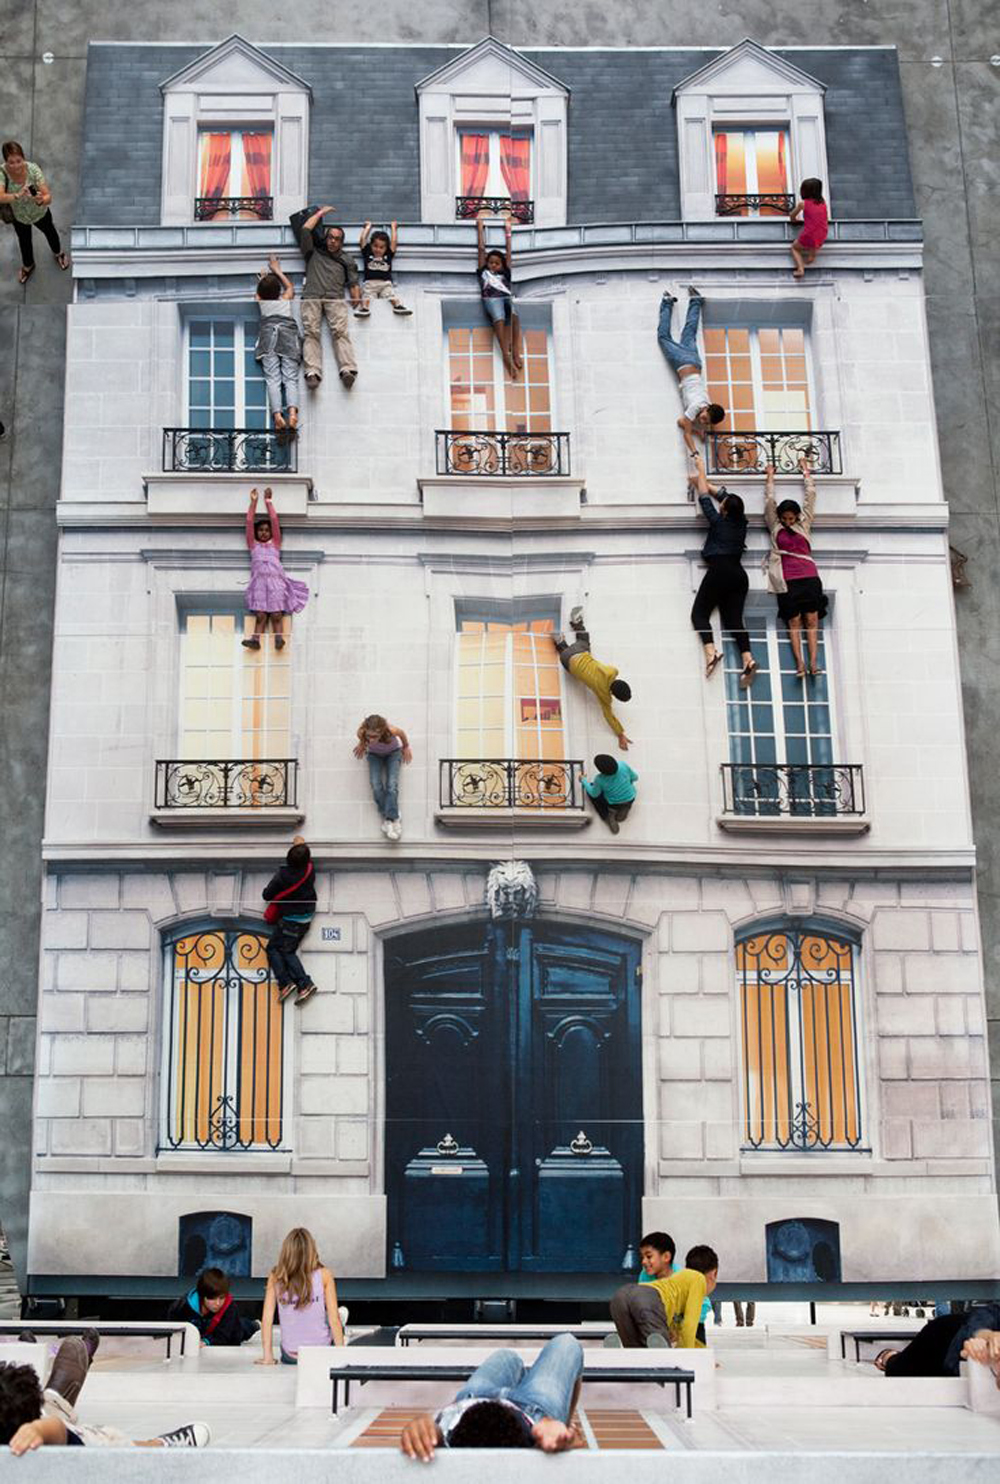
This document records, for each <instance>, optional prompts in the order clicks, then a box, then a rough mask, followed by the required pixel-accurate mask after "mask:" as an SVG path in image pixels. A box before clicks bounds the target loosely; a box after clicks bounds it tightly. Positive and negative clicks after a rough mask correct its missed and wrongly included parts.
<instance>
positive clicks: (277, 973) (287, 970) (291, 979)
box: [267, 918, 310, 989]
mask: <svg viewBox="0 0 1000 1484" xmlns="http://www.w3.org/2000/svg"><path fill="white" fill-rule="evenodd" d="M309 928H310V923H308V922H288V921H287V920H286V919H285V918H280V919H279V921H278V922H276V923H275V924H274V928H273V930H272V932H271V936H270V938H268V940H267V962H268V964H269V966H270V969H271V973H272V974H273V975H274V978H275V981H276V983H277V985H278V988H279V989H284V988H285V986H286V985H288V984H294V985H295V987H296V989H302V988H303V987H304V986H305V985H307V984H308V983H309V975H308V974H307V973H306V971H305V969H304V968H303V966H302V960H301V959H300V958H299V944H300V943H301V942H302V939H303V938H304V937H305V935H306V933H307V932H308V931H309Z"/></svg>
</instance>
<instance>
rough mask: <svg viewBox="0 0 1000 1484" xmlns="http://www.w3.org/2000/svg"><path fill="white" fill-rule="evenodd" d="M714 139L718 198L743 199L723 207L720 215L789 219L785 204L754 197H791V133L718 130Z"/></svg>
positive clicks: (729, 202)
mask: <svg viewBox="0 0 1000 1484" xmlns="http://www.w3.org/2000/svg"><path fill="white" fill-rule="evenodd" d="M713 139H714V143H715V189H716V194H717V195H719V196H729V197H736V198H740V197H742V198H743V199H742V200H740V199H736V200H732V201H728V202H725V203H719V204H718V209H719V211H720V214H722V215H725V216H787V214H788V213H787V209H786V205H785V203H783V202H780V201H771V202H768V201H754V200H753V197H755V196H785V195H787V194H788V190H789V186H788V130H787V129H783V128H772V129H767V128H763V129H762V128H754V129H732V128H725V129H716V130H715V131H714V134H713ZM748 198H749V199H748Z"/></svg>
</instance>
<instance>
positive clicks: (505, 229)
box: [503, 211, 514, 273]
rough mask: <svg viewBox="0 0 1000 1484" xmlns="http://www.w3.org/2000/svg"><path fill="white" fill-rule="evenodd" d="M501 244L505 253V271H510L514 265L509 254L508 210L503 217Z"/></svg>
mask: <svg viewBox="0 0 1000 1484" xmlns="http://www.w3.org/2000/svg"><path fill="white" fill-rule="evenodd" d="M503 246H504V252H505V253H506V255H507V272H508V273H510V272H512V270H513V267H514V259H513V257H512V256H511V232H510V212H509V211H508V212H507V214H506V215H505V217H504V219H503Z"/></svg>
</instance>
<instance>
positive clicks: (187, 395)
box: [182, 308, 271, 432]
mask: <svg viewBox="0 0 1000 1484" xmlns="http://www.w3.org/2000/svg"><path fill="white" fill-rule="evenodd" d="M253 316H254V311H253V310H251V309H246V310H241V309H235V308H234V309H232V310H225V309H223V310H217V309H208V310H206V311H205V312H204V313H200V312H196V311H194V310H189V311H188V312H187V313H186V314H185V315H184V334H183V357H184V386H183V394H182V395H183V407H184V417H185V419H186V421H185V424H184V425H185V427H190V426H191V422H190V419H191V380H192V377H191V349H192V347H191V326H192V324H194V323H195V321H196V320H208V321H209V322H212V321H215V322H218V321H227V322H228V323H230V324H232V325H233V326H234V329H233V356H234V365H233V371H234V378H233V379H234V382H235V389H234V406H233V417H234V419H235V425H236V427H237V428H245V427H246V426H247V402H246V351H247V349H248V347H249V345H250V344H251V342H250V340H249V339H248V335H249V327H250V326H252V327H253V343H256V339H257V325H256V322H255V320H254V317H253ZM256 364H257V365H258V367H259V365H260V363H259V362H257V363H256ZM194 379H195V380H198V381H201V380H204V379H205V378H203V377H196V378H194ZM208 379H209V380H211V378H208ZM260 379H261V381H263V379H264V373H263V371H261V372H260ZM254 410H255V411H257V410H259V409H256V408H255V409H254ZM263 412H264V421H263V423H262V424H261V428H260V431H261V432H266V431H268V430H269V429H270V427H271V415H270V412H269V410H268V404H267V400H266V397H265V401H264V404H263ZM205 431H206V432H210V431H211V429H210V428H208V429H205Z"/></svg>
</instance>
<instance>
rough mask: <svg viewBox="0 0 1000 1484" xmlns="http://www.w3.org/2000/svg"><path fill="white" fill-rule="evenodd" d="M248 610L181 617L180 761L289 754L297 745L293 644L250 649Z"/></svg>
mask: <svg viewBox="0 0 1000 1484" xmlns="http://www.w3.org/2000/svg"><path fill="white" fill-rule="evenodd" d="M252 631H253V615H252V614H249V613H242V612H241V613H235V612H230V613H225V612H209V613H205V612H202V613H196V612H186V613H183V614H182V615H181V666H180V670H181V694H180V724H179V727H178V747H179V753H180V756H181V757H182V758H186V759H190V760H192V761H203V760H204V761H214V760H217V759H227V758H244V759H264V758H267V759H277V758H287V757H288V755H289V751H290V747H291V736H290V733H291V699H290V681H291V665H290V662H289V649H288V647H287V646H286V647H285V648H284V649H283V650H280V651H278V650H276V649H275V648H274V645H273V644H271V643H264V644H262V645H261V647H260V649H257V650H251V649H244V648H243V645H242V643H241V641H242V640H243V639H244V638H245V637H246V636H247V635H249V634H250V633H252Z"/></svg>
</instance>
